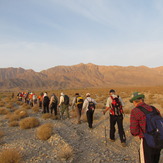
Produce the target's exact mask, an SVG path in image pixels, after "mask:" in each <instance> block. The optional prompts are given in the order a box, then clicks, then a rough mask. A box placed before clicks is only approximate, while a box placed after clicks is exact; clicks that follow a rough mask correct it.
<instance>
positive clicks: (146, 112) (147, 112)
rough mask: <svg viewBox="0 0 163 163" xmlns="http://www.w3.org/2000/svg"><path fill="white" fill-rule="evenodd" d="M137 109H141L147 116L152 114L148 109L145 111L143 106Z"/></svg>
mask: <svg viewBox="0 0 163 163" xmlns="http://www.w3.org/2000/svg"><path fill="white" fill-rule="evenodd" d="M136 108H138V109H140V110H141V111H142V112H143V113H144V114H145V115H146V114H149V113H150V111H148V110H147V109H145V108H144V107H142V106H138V107H136Z"/></svg>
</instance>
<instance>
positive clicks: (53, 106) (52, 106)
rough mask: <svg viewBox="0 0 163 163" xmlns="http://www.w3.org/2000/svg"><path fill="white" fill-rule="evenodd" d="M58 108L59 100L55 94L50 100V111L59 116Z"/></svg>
mask: <svg viewBox="0 0 163 163" xmlns="http://www.w3.org/2000/svg"><path fill="white" fill-rule="evenodd" d="M57 106H58V98H57V96H56V95H55V94H54V93H53V94H52V96H51V98H50V104H49V107H50V110H51V114H52V113H53V112H54V115H55V116H57Z"/></svg>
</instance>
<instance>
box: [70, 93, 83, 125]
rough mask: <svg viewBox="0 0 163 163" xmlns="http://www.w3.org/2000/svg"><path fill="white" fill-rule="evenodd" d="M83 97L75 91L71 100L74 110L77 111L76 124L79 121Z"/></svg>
mask: <svg viewBox="0 0 163 163" xmlns="http://www.w3.org/2000/svg"><path fill="white" fill-rule="evenodd" d="M83 102H84V100H83V98H82V97H81V96H80V95H79V93H75V97H74V99H73V101H72V107H74V106H75V110H76V113H77V124H80V123H81V120H80V118H81V112H82V107H83Z"/></svg>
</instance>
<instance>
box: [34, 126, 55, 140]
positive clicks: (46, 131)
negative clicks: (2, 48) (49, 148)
mask: <svg viewBox="0 0 163 163" xmlns="http://www.w3.org/2000/svg"><path fill="white" fill-rule="evenodd" d="M52 131H53V126H52V124H50V123H47V124H43V125H41V126H40V127H38V128H37V130H36V137H37V138H38V139H40V140H48V139H49V138H50V137H51V135H52Z"/></svg>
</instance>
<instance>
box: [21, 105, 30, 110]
mask: <svg viewBox="0 0 163 163" xmlns="http://www.w3.org/2000/svg"><path fill="white" fill-rule="evenodd" d="M22 108H24V109H26V110H29V109H31V107H30V106H29V105H25V106H22Z"/></svg>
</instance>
